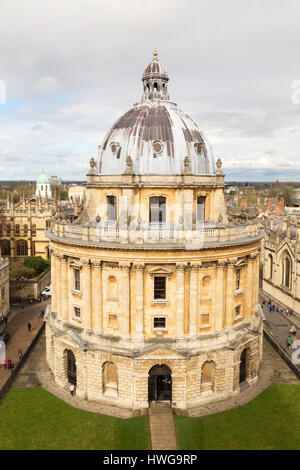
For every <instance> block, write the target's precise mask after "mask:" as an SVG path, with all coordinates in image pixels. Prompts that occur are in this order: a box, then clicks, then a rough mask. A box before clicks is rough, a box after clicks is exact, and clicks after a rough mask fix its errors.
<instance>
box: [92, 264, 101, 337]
mask: <svg viewBox="0 0 300 470" xmlns="http://www.w3.org/2000/svg"><path fill="white" fill-rule="evenodd" d="M92 267H93V269H92V296H93V303H92V328H93V330H94V332H95V333H96V334H103V302H102V298H103V294H102V265H101V261H98V260H95V261H92Z"/></svg>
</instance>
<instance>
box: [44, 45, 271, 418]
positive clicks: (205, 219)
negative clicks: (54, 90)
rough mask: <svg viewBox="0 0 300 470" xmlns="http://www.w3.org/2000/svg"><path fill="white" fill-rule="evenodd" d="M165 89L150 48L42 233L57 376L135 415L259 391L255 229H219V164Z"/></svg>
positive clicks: (222, 217) (224, 221)
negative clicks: (155, 405)
mask: <svg viewBox="0 0 300 470" xmlns="http://www.w3.org/2000/svg"><path fill="white" fill-rule="evenodd" d="M168 81H169V77H168V74H167V72H166V70H165V69H164V67H163V66H162V65H161V63H160V62H159V60H158V58H157V53H156V52H155V53H154V56H153V60H152V61H151V63H150V64H149V65H148V66H147V67H146V69H145V71H144V74H143V78H142V82H143V95H142V100H141V102H139V103H137V104H135V105H134V106H133V108H132V109H130V110H129V111H128V112H127V113H125V114H124V115H123V116H121V117H120V119H118V121H117V122H116V123H115V124H114V125H113V126H112V128H111V129H110V130H109V132H108V133H107V135H106V137H105V139H104V141H103V143H102V145H101V146H99V154H98V159H97V161H94V159H93V158H92V159H91V161H90V170H89V173H88V175H87V185H86V201H85V205H84V208H83V210H82V212H81V213H80V215H79V217H78V218H77V219H76V220H75V221H73V222H72V223H69V222H67V221H65V220H64V219H63V218H62V217H59V216H58V215H56V216H55V217H54V218H53V219H52V221H51V227H50V230H49V231H48V236H49V238H50V252H51V262H52V305H51V311H50V313H49V315H48V318H47V325H46V342H47V351H46V355H47V360H48V363H49V366H50V368H51V370H52V372H53V374H54V378H55V381H56V383H57V384H58V385H59V386H61V387H65V386H67V384H68V383H69V382H71V383H76V387H77V395H78V396H80V397H83V398H86V399H88V400H89V399H90V400H98V401H102V402H106V403H110V404H114V405H117V406H121V407H128V408H132V409H137V410H139V409H141V410H142V409H145V408H147V407H148V405H149V402H150V401H158V400H169V401H171V402H172V403H173V406H175V407H176V408H178V409H187V408H192V407H193V406H199V405H201V404H205V403H209V402H213V401H218V400H224V399H226V398H227V397H228V398H229V397H232V396H233V395H235V394H239V393H240V391H241V390H242V389H243V388H245V387H249V386H252V385H253V384H255V383H256V381H257V380H258V376H259V371H260V363H261V359H262V321H261V317H260V314H259V313H258V311H257V307H258V278H259V255H260V248H261V240H262V237H263V232H261V230H260V226H259V225H258V224H257V223H256V222H255V221H253V220H252V221H250V222H249V221H248V222H246V223H243V224H241V223H240V224H237V223H231V222H230V223H229V221H228V216H227V210H226V205H225V199H224V175H223V173H222V170H221V166H222V163H221V160H220V159H218V160H217V162H216V166H215V162H214V157H213V153H212V150H211V147H210V145H209V143H208V141H207V140H206V138H205V136H204V134H203V132H202V131H201V130H200V129H199V127H198V125H197V124H196V123H195V122H194V121H193V120H192V119H191V118H190V117H189V116H187V115H186V114H185V113H184V112H183V111H181V110H179V109H178V108H177V105H176V104H175V103H173V102H171V101H170V99H169V93H168Z"/></svg>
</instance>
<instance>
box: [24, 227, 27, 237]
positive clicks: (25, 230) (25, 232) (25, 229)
mask: <svg viewBox="0 0 300 470" xmlns="http://www.w3.org/2000/svg"><path fill="white" fill-rule="evenodd" d="M27 235H28V225H24V236H25V237H26V236H27Z"/></svg>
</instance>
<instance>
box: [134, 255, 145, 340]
mask: <svg viewBox="0 0 300 470" xmlns="http://www.w3.org/2000/svg"><path fill="white" fill-rule="evenodd" d="M134 269H135V271H136V282H135V290H136V299H135V305H136V307H135V338H134V339H135V341H137V342H139V341H143V340H144V271H145V265H144V264H135V265H134Z"/></svg>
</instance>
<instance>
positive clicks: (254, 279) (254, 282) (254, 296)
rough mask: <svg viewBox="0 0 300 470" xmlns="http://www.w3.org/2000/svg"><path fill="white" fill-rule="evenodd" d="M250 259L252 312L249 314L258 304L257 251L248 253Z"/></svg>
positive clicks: (255, 309) (253, 311) (254, 311)
mask: <svg viewBox="0 0 300 470" xmlns="http://www.w3.org/2000/svg"><path fill="white" fill-rule="evenodd" d="M250 258H251V259H252V263H253V265H252V266H253V267H252V312H251V315H253V314H255V313H256V311H257V304H258V269H257V260H258V256H257V252H255V253H252V254H251V255H250Z"/></svg>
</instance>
